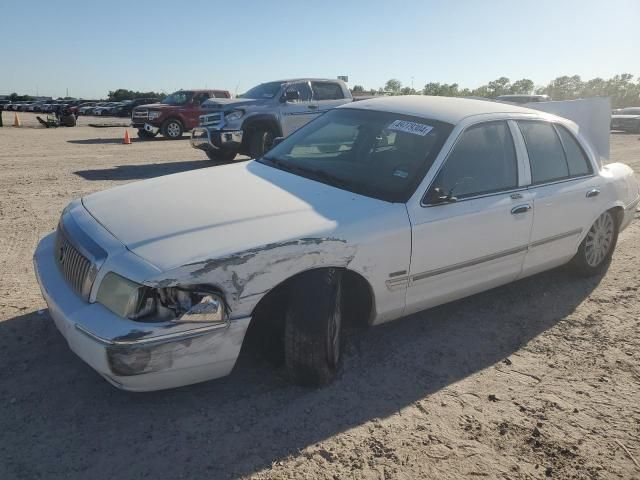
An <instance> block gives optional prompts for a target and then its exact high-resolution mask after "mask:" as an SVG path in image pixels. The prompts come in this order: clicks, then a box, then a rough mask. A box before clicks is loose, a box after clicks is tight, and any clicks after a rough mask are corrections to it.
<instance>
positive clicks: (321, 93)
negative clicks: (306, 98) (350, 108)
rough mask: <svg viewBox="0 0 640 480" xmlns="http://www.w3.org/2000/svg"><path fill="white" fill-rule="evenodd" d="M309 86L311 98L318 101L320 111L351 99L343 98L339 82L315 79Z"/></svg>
mask: <svg viewBox="0 0 640 480" xmlns="http://www.w3.org/2000/svg"><path fill="white" fill-rule="evenodd" d="M311 88H312V89H313V98H314V99H315V100H316V101H317V102H318V109H319V110H320V112H326V111H327V110H331V109H332V108H335V107H338V106H340V105H342V104H343V103H347V102H349V101H351V100H350V99H346V98H345V96H344V92H343V91H342V86H341V85H340V84H339V83H335V82H320V81H316V82H311Z"/></svg>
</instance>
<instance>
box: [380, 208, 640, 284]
mask: <svg viewBox="0 0 640 480" xmlns="http://www.w3.org/2000/svg"><path fill="white" fill-rule="evenodd" d="M639 201H640V199H639ZM581 233H582V229H581V228H578V229H575V230H571V231H570V232H565V233H561V234H559V235H554V236H553V237H547V238H543V239H542V240H538V241H537V242H533V243H530V244H528V245H522V246H520V247H516V248H512V249H509V250H504V251H502V252H498V253H494V254H491V255H486V256H484V257H479V258H475V259H473V260H469V261H466V262H461V263H456V264H455V265H450V266H448V267H442V268H437V269H435V270H428V271H426V272H422V273H417V274H415V275H412V276H409V277H402V278H396V279H393V280H387V282H386V284H387V288H389V290H395V289H397V288H399V287H402V286H404V284H405V283H408V286H412V285H413V283H414V282H417V281H420V280H424V279H425V278H429V277H434V276H436V275H442V274H445V273H450V272H453V271H454V270H460V269H463V268H468V267H473V266H475V265H480V264H481V263H485V262H491V261H493V260H498V259H500V258H503V257H508V256H510V255H516V254H518V253H522V252H525V251H529V250H531V249H532V248H535V247H539V246H541V245H545V244H547V243H551V242H555V241H557V240H562V239H564V238H568V237H572V236H574V235H579V234H581Z"/></svg>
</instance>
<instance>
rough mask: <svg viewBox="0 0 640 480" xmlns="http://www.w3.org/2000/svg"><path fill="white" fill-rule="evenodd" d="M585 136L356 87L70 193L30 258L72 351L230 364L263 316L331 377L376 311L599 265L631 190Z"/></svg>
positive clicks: (183, 380) (133, 373)
mask: <svg viewBox="0 0 640 480" xmlns="http://www.w3.org/2000/svg"><path fill="white" fill-rule="evenodd" d="M607 127H608V125H607V121H606V119H605V123H604V128H605V129H606V128H607ZM582 131H583V130H582V129H581V130H580V131H579V130H578V127H577V126H576V124H574V123H573V122H571V121H570V120H567V119H565V118H561V117H557V116H555V115H551V114H548V113H543V112H541V111H537V110H531V109H528V108H523V107H519V106H516V105H512V104H505V103H498V102H487V101H481V100H471V99H460V98H445V97H424V96H417V97H416V96H406V97H387V98H382V99H375V100H365V101H362V102H355V103H352V104H349V105H344V106H342V107H339V108H335V109H333V110H331V111H329V112H327V113H326V114H324V115H323V116H322V117H320V118H318V119H317V120H315V121H313V122H311V123H309V124H307V125H305V126H304V127H302V128H300V129H298V130H296V131H295V132H294V133H293V134H292V135H290V136H289V137H287V138H285V139H284V140H282V141H281V142H280V143H278V144H277V145H275V146H274V147H273V148H272V149H271V150H270V151H269V152H268V153H267V154H266V155H265V156H263V157H262V158H260V159H259V160H255V161H250V162H241V163H236V164H231V165H225V166H218V167H212V168H209V169H204V170H197V171H191V172H184V173H179V174H175V175H169V176H165V177H159V178H155V179H151V180H146V181H143V182H137V183H131V184H128V185H124V186H120V187H116V188H113V189H111V190H107V191H104V192H100V193H95V194H92V195H88V196H86V197H84V198H82V199H80V200H76V201H74V202H73V203H71V204H70V205H69V206H68V207H67V208H66V209H65V211H64V212H63V213H62V217H61V219H60V224H59V227H58V230H57V231H56V232H54V233H51V234H50V235H48V236H46V237H45V238H43V239H42V240H41V242H40V244H39V245H38V247H37V250H36V252H35V257H34V262H35V270H36V273H37V276H38V280H39V283H40V285H41V287H42V293H43V295H44V298H45V299H46V301H47V303H48V305H49V313H50V315H51V317H52V318H53V320H54V321H55V323H56V325H57V327H58V329H59V330H60V332H61V333H62V334H63V335H64V336H65V337H66V339H67V341H68V343H69V345H70V347H71V349H72V350H73V351H74V352H76V353H77V354H78V355H79V356H80V357H81V358H82V359H83V360H84V361H86V362H87V363H88V364H89V365H91V366H92V367H93V368H94V369H95V370H97V371H98V372H99V373H100V374H101V375H102V376H103V377H104V378H106V379H107V380H108V381H109V382H111V383H112V384H113V385H115V386H117V387H119V388H123V389H128V390H137V391H142V390H157V389H163V388H170V387H176V386H180V385H186V384H190V383H195V382H200V381H204V380H208V379H212V378H217V377H221V376H223V375H227V374H229V373H230V372H231V370H232V368H233V366H234V364H235V362H236V358H237V357H238V354H239V352H240V348H241V346H242V343H243V340H244V337H245V332H246V331H247V328H248V327H249V325H250V324H251V325H252V327H255V328H257V329H259V330H258V331H262V332H263V334H264V335H265V336H272V337H274V338H276V339H279V341H280V344H281V345H282V349H283V353H284V359H285V364H286V368H287V371H288V373H289V375H290V378H291V379H292V381H294V382H297V383H300V384H305V385H320V384H324V383H327V382H329V381H330V380H331V378H332V377H333V375H334V374H335V373H336V371H337V369H338V368H339V366H340V358H341V339H342V335H341V332H342V326H343V323H344V321H346V320H349V321H351V320H354V321H361V322H364V323H368V324H370V325H375V324H380V323H383V322H387V321H390V320H395V319H397V318H400V317H402V316H404V315H408V314H411V313H413V312H417V311H419V310H422V309H426V308H429V307H433V306H435V305H439V304H442V303H445V302H449V301H452V300H455V299H458V298H461V297H464V296H467V295H471V294H474V293H477V292H480V291H483V290H486V289H489V288H493V287H496V286H498V285H501V284H505V283H508V282H511V281H514V280H517V279H519V278H523V277H526V276H529V275H532V274H535V273H538V272H541V271H543V270H547V269H550V268H553V267H556V266H558V265H562V264H565V263H568V262H569V263H571V264H572V266H573V267H574V269H575V270H576V272H578V273H580V274H582V275H593V274H597V273H602V272H604V271H606V269H607V267H608V265H609V261H610V259H611V256H612V254H613V252H614V248H615V245H616V240H617V237H618V233H619V232H621V231H622V230H623V229H624V228H625V227H627V225H629V223H630V222H631V220H632V218H633V216H634V213H635V211H636V208H637V205H638V201H639V198H640V197H639V192H638V185H637V183H636V180H635V177H634V174H633V171H632V170H631V169H630V168H629V167H627V166H626V165H623V164H620V163H612V164H609V165H606V166H603V165H602V163H601V161H600V158H599V157H598V155H597V154H596V150H595V149H594V148H593V145H592V143H591V142H590V141H589V139H588V138H585V137H584V136H583V134H582ZM276 343H277V342H276Z"/></svg>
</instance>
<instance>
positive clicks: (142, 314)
mask: <svg viewBox="0 0 640 480" xmlns="http://www.w3.org/2000/svg"><path fill="white" fill-rule="evenodd" d="M96 300H97V301H98V302H99V303H101V304H102V305H104V306H105V307H107V308H108V309H109V310H111V311H112V312H113V313H115V314H116V315H119V316H121V317H123V318H130V319H132V320H140V321H173V322H189V323H191V322H194V323H216V322H224V321H226V319H227V316H228V310H229V309H228V307H227V305H226V303H225V301H224V298H223V297H222V295H221V294H220V293H219V292H216V291H214V290H213V289H209V288H206V287H203V286H201V285H200V286H197V287H194V288H193V289H190V288H183V287H172V288H159V289H154V288H151V287H147V286H145V285H140V284H139V283H136V282H132V281H131V280H128V279H126V278H124V277H121V276H120V275H118V274H116V273H113V272H109V273H107V274H106V275H105V276H104V278H103V280H102V283H101V284H100V288H99V289H98V295H97V297H96Z"/></svg>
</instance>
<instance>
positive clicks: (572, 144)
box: [556, 125, 593, 177]
mask: <svg viewBox="0 0 640 480" xmlns="http://www.w3.org/2000/svg"><path fill="white" fill-rule="evenodd" d="M556 129H557V130H558V134H559V135H560V139H561V140H562V145H563V146H564V151H565V154H566V156H567V164H568V166H569V175H571V176H572V177H576V176H581V175H589V174H591V173H593V170H592V168H591V164H590V163H589V159H588V158H587V155H586V154H585V153H584V150H582V147H581V146H580V145H579V144H578V142H577V141H576V139H575V138H574V137H573V135H572V134H571V133H569V131H568V130H567V129H566V128H564V127H563V126H562V125H556Z"/></svg>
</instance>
